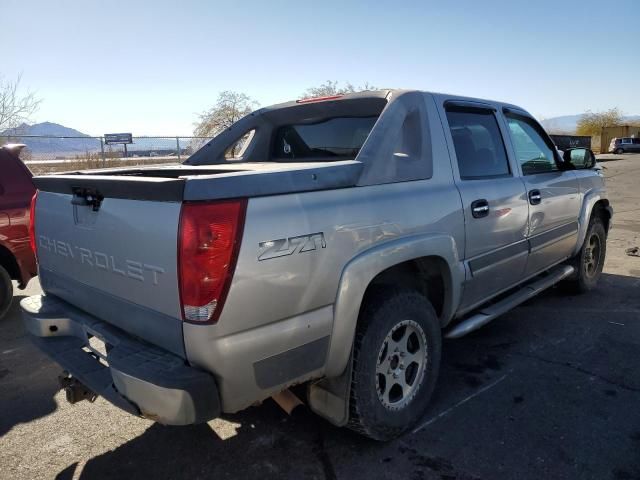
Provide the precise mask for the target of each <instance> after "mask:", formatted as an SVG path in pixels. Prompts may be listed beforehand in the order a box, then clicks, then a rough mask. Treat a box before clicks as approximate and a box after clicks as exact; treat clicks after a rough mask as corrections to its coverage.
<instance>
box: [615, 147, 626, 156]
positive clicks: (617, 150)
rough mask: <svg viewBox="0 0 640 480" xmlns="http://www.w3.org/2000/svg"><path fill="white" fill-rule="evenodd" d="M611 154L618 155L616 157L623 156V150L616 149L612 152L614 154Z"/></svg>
mask: <svg viewBox="0 0 640 480" xmlns="http://www.w3.org/2000/svg"><path fill="white" fill-rule="evenodd" d="M613 153H616V154H618V155H621V154H623V153H624V150H623V149H621V148H616V149H615V150H614V152H613Z"/></svg>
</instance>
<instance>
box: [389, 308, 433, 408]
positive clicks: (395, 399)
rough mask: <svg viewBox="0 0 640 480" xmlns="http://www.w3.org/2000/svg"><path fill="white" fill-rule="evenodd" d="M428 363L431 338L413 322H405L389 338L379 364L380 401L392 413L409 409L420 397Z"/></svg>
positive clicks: (390, 332) (391, 331) (393, 330)
mask: <svg viewBox="0 0 640 480" xmlns="http://www.w3.org/2000/svg"><path fill="white" fill-rule="evenodd" d="M427 361H428V352H427V336H426V335H425V333H424V330H423V329H422V327H421V326H420V325H418V324H417V323H416V322H414V321H413V320H403V321H402V322H400V323H398V324H397V325H395V326H394V327H393V328H392V329H391V330H390V331H389V333H388V334H387V336H386V337H385V339H384V341H383V342H382V346H381V347H380V351H379V352H378V361H377V364H376V390H377V393H378V399H379V400H380V403H382V405H383V406H384V407H385V408H387V409H389V410H400V409H402V408H404V407H406V406H407V405H408V404H409V403H410V402H411V400H413V398H414V397H415V396H416V394H417V393H418V390H419V389H420V385H421V384H422V379H423V377H424V374H425V371H426V367H427Z"/></svg>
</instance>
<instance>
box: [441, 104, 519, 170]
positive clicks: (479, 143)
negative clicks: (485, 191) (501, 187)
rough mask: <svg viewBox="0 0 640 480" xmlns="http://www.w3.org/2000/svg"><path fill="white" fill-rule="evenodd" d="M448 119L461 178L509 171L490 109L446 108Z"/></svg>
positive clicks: (498, 131)
mask: <svg viewBox="0 0 640 480" xmlns="http://www.w3.org/2000/svg"><path fill="white" fill-rule="evenodd" d="M447 120H448V121H449V128H450V129H451V137H452V138H453V145H454V148H455V151H456V158H457V159H458V169H459V170H460V178H461V179H463V180H468V179H478V178H487V177H503V176H509V175H510V171H509V162H508V160H507V154H506V151H505V148H504V141H503V140H502V135H501V134H500V128H499V127H498V122H497V121H496V117H495V115H494V114H493V112H490V111H485V110H477V111H476V110H471V109H469V110H449V109H448V110H447Z"/></svg>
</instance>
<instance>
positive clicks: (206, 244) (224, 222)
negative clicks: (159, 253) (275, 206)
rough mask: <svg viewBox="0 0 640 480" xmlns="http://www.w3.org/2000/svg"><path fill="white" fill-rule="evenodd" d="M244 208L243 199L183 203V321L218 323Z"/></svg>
mask: <svg viewBox="0 0 640 480" xmlns="http://www.w3.org/2000/svg"><path fill="white" fill-rule="evenodd" d="M246 205H247V202H246V200H232V201H224V202H216V203H184V204H182V211H181V212H180V231H179V234H178V235H179V238H178V271H179V277H180V278H179V283H180V301H181V304H182V316H183V319H184V320H185V321H187V322H193V323H213V322H216V321H218V318H219V317H220V312H221V311H222V307H223V305H224V301H225V298H226V296H227V291H228V290H229V285H230V284H231V278H232V277H233V271H234V269H235V264H236V258H237V256H238V250H239V249H240V241H241V239H242V227H243V225H244V215H245V210H246Z"/></svg>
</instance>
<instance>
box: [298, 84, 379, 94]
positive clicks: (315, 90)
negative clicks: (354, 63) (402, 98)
mask: <svg viewBox="0 0 640 480" xmlns="http://www.w3.org/2000/svg"><path fill="white" fill-rule="evenodd" d="M375 89H376V87H374V86H373V85H370V84H369V82H365V83H364V85H358V86H356V85H353V84H352V83H349V82H347V83H345V84H344V86H340V85H339V83H338V82H337V81H336V80H327V81H326V82H324V83H323V84H321V85H319V86H317V87H311V88H307V89H306V90H305V91H304V93H303V94H302V96H303V97H328V96H331V95H344V94H347V93H355V92H362V91H365V90H375Z"/></svg>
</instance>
